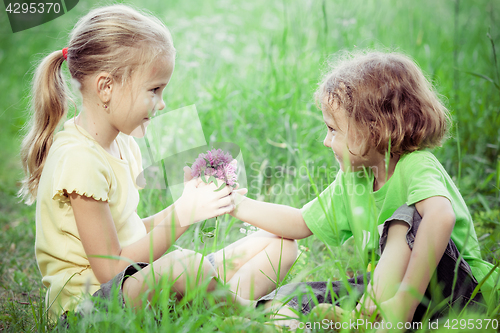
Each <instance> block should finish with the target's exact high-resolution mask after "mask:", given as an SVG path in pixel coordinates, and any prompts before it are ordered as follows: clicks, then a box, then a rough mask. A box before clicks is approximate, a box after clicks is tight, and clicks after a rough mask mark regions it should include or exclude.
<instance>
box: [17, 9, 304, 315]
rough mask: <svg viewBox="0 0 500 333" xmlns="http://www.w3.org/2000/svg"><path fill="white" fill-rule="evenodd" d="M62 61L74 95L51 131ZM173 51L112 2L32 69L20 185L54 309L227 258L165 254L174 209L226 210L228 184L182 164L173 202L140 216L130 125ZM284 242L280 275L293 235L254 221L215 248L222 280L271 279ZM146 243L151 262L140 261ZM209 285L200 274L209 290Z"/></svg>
mask: <svg viewBox="0 0 500 333" xmlns="http://www.w3.org/2000/svg"><path fill="white" fill-rule="evenodd" d="M65 60H67V65H68V68H69V71H70V73H71V77H72V79H73V80H75V82H77V84H78V87H79V90H80V92H81V94H82V104H83V105H82V108H81V111H80V113H79V114H78V116H77V117H75V118H74V119H72V120H69V121H67V122H66V123H65V124H64V130H63V131H61V132H59V133H57V134H55V131H56V128H57V126H58V124H59V123H60V121H61V119H62V118H63V116H65V114H66V112H67V109H68V107H67V102H68V98H67V93H66V86H65V83H64V80H63V77H62V74H61V66H62V64H63V63H64V61H65ZM174 62H175V49H174V46H173V43H172V38H171V35H170V33H169V31H168V30H167V28H166V27H165V26H164V25H163V24H162V23H161V22H160V21H159V20H158V19H156V18H154V17H150V16H147V15H145V14H142V13H139V12H137V11H136V10H133V9H131V8H129V7H127V6H124V5H114V6H109V7H102V8H98V9H95V10H93V11H91V12H90V13H89V14H87V15H86V16H84V17H83V18H81V19H80V20H79V22H78V23H77V24H76V26H75V27H74V29H73V31H72V33H71V36H70V41H69V45H68V47H67V48H65V49H63V50H62V52H61V51H55V52H53V53H51V54H49V55H48V56H47V57H46V58H45V59H44V60H43V61H42V62H41V64H40V65H39V67H38V69H37V71H36V73H35V77H34V81H33V96H32V106H33V117H32V119H31V127H30V131H29V133H28V134H27V136H26V138H25V139H24V141H23V145H22V151H21V154H22V161H23V166H24V168H25V172H26V179H25V180H24V183H23V187H22V189H21V193H20V194H21V195H22V196H23V198H24V199H25V200H26V201H27V202H28V203H32V202H33V201H34V200H35V199H36V230H37V231H36V245H35V248H36V257H37V262H38V266H39V268H40V272H41V273H42V276H43V279H42V281H43V283H44V285H45V286H46V287H47V288H48V291H47V296H46V305H47V307H49V308H50V312H49V313H50V315H51V318H53V319H54V318H57V317H58V316H60V315H61V314H63V313H65V312H66V311H70V310H73V309H75V307H76V305H77V304H78V302H79V301H80V300H81V296H82V294H84V293H85V292H89V293H90V294H94V295H97V296H100V297H104V298H106V297H108V298H109V297H110V289H111V288H110V286H112V285H117V286H118V287H119V290H120V294H119V295H120V297H123V296H122V293H123V295H125V297H124V300H123V302H124V304H127V305H131V306H134V307H140V306H141V302H142V301H143V300H144V298H143V297H142V295H144V294H146V295H147V297H148V298H149V299H150V298H151V297H152V294H153V293H154V292H159V290H156V291H151V290H150V289H149V288H148V284H147V283H146V282H147V281H148V279H149V281H151V280H152V279H153V276H151V275H152V274H151V273H152V272H153V269H152V268H151V266H154V267H153V268H154V272H155V276H154V278H155V279H159V278H160V277H162V276H163V277H167V278H168V279H170V280H171V281H175V283H174V284H173V290H174V291H175V292H176V293H177V296H178V297H182V295H183V294H184V292H185V291H186V290H187V289H188V288H192V287H193V284H194V283H197V282H196V280H197V279H196V277H197V276H198V274H199V273H200V275H202V276H204V277H205V278H211V277H214V276H215V275H216V270H219V271H223V270H224V269H225V267H223V266H224V265H223V262H224V259H223V253H222V250H221V251H219V252H217V253H214V254H211V255H210V256H209V257H208V260H204V261H203V257H202V256H201V255H200V254H197V253H194V252H193V251H187V250H177V251H174V252H171V253H169V254H167V255H165V256H163V254H164V253H165V252H166V251H167V250H168V249H169V248H170V246H171V245H172V242H173V241H175V240H176V239H177V238H178V237H179V236H180V235H181V234H182V233H183V232H184V231H185V230H186V229H187V227H181V226H180V224H179V218H181V219H191V223H194V222H197V221H200V220H204V219H207V218H211V217H215V216H218V215H221V214H225V213H228V212H230V211H232V210H233V209H234V202H233V196H232V195H230V194H231V192H232V190H231V188H230V187H225V188H224V189H222V190H221V191H217V192H215V191H214V190H215V189H216V187H215V185H214V184H213V183H212V184H209V185H205V184H203V183H202V182H200V181H199V180H196V179H191V176H190V175H189V176H187V177H186V178H187V179H186V183H185V189H184V192H183V195H182V196H181V198H180V199H179V200H177V201H176V202H175V205H172V206H170V207H168V208H166V209H164V210H163V211H161V212H159V213H157V214H156V215H154V216H151V217H148V218H144V219H141V218H140V217H139V216H138V215H137V213H136V209H137V205H138V202H139V193H138V186H137V184H136V179H137V177H138V175H139V174H140V173H141V171H142V166H141V155H140V151H139V149H138V146H137V144H136V143H135V141H134V139H133V138H132V137H130V136H129V135H130V134H131V133H133V132H134V135H144V131H145V129H146V126H147V124H148V123H149V121H150V118H151V117H152V116H153V115H154V114H155V112H156V111H157V110H162V109H163V108H164V107H165V103H164V102H163V99H162V92H163V90H164V89H165V87H166V86H167V84H168V82H169V80H170V77H171V76H172V72H173V70H174ZM172 223H174V224H175V225H174V226H172ZM282 246H283V247H284V248H283V253H285V255H284V256H283V257H282V258H281V265H282V268H281V275H282V276H281V277H283V275H284V274H285V273H286V271H288V269H289V268H290V266H291V264H292V263H293V261H294V260H295V257H296V245H295V242H294V241H289V240H285V241H284V242H283V244H282V240H281V239H279V238H277V237H275V236H274V235H271V234H268V233H266V232H264V231H261V232H258V233H256V234H253V235H252V236H249V237H246V238H244V239H241V240H239V241H238V242H236V243H234V244H232V245H230V246H228V247H227V248H226V249H225V250H224V252H225V257H226V258H225V259H226V260H227V261H231V259H235V260H233V261H232V265H231V270H229V269H228V270H227V272H225V276H226V281H228V282H227V283H228V284H229V286H230V289H231V290H232V291H233V292H235V293H236V292H237V295H238V296H240V297H242V298H246V299H248V298H250V296H254V297H260V296H262V295H264V294H265V293H267V292H269V291H270V290H272V282H271V281H270V280H269V279H268V278H267V277H266V275H268V276H273V272H274V269H276V268H277V266H278V265H279V262H280V255H281V254H280V252H281V250H282V249H281V247H282ZM150 249H152V252H153V253H152V255H153V259H154V262H153V263H152V264H151V265H148V264H144V263H143V262H148V261H149V258H150ZM110 257H115V258H116V257H119V258H123V259H111V258H110ZM269 258H270V259H271V260H269ZM130 262H135V263H138V264H136V265H130ZM200 262H201V264H200ZM273 266H274V268H273ZM141 268H142V270H141ZM139 270H140V271H139ZM198 270H201V272H198ZM223 274H224V273H223ZM275 275H276V274H274V276H275ZM128 276H132V277H133V278H131V279H127V277H128ZM190 277H191V278H190ZM275 278H276V276H275ZM198 283H201V282H199V281H198ZM214 287H215V282H214V281H210V282H209V283H208V289H209V290H211V289H213V288H214ZM251 293H252V294H251ZM237 298H238V300H240V301H241V302H244V301H243V300H242V299H240V298H239V297H237Z"/></svg>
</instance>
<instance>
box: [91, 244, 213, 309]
mask: <svg viewBox="0 0 500 333" xmlns="http://www.w3.org/2000/svg"><path fill="white" fill-rule="evenodd" d="M205 259H206V260H208V262H209V263H210V264H211V265H212V266H213V267H214V269H215V254H214V253H210V254H208V255H206V256H205ZM148 265H149V264H148V263H144V262H138V263H135V264H132V265H129V266H127V268H125V269H124V270H123V271H121V272H120V273H118V274H117V275H116V276H115V277H114V278H112V279H111V280H109V281H108V282H106V283H103V284H101V288H100V289H99V290H98V291H96V292H95V293H94V294H93V295H92V298H93V299H94V300H99V299H103V300H111V299H114V298H115V297H116V296H118V300H119V302H120V304H122V306H125V299H124V298H123V283H124V282H125V281H126V280H127V279H128V278H129V277H130V276H132V275H134V274H135V273H137V272H138V271H140V270H141V269H143V268H144V267H147V266H148ZM115 289H116V290H117V294H116V293H114V290H115Z"/></svg>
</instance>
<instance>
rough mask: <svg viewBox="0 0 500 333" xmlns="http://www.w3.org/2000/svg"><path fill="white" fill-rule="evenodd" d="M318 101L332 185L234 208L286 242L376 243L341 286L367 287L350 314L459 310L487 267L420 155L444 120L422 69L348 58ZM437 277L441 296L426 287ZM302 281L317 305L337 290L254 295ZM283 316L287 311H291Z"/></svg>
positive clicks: (459, 205)
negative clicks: (295, 198) (360, 270)
mask: <svg viewBox="0 0 500 333" xmlns="http://www.w3.org/2000/svg"><path fill="white" fill-rule="evenodd" d="M315 97H316V101H317V104H318V105H319V106H320V108H321V111H322V113H323V119H324V122H325V124H326V126H327V133H326V137H325V140H324V145H325V146H326V147H328V148H330V149H332V151H333V153H334V156H335V158H336V159H337V161H338V162H339V164H340V167H341V171H340V172H339V173H338V175H337V177H336V179H335V181H334V182H333V183H332V184H331V185H330V186H329V187H328V188H327V189H326V190H325V191H324V192H323V193H321V194H320V195H319V197H318V198H316V199H315V200H313V201H311V202H309V203H308V204H306V205H305V206H304V207H303V208H302V209H300V210H299V209H295V208H292V207H288V206H283V205H277V204H270V203H263V202H257V201H254V200H251V199H248V198H245V199H244V200H243V201H242V202H241V203H240V204H239V205H238V206H237V208H236V210H235V211H233V213H232V214H233V215H234V216H236V217H237V218H239V219H241V220H243V221H246V222H248V223H251V224H253V225H255V226H257V227H259V228H262V229H264V230H267V231H270V232H272V233H275V234H277V235H279V236H282V237H285V238H291V239H301V238H305V237H308V236H310V235H312V234H315V235H316V236H318V237H319V238H320V239H321V240H322V241H324V242H325V243H327V244H328V245H341V244H343V243H344V242H345V241H346V240H347V239H348V238H350V237H351V236H352V237H354V240H355V242H356V245H357V247H358V249H360V250H362V251H366V250H369V249H375V250H376V249H377V248H379V249H380V251H381V257H380V260H379V262H378V264H377V266H376V268H375V270H374V272H372V274H371V275H369V276H368V281H369V283H367V285H366V286H365V284H364V283H363V278H360V279H352V280H351V281H349V282H350V283H352V286H354V287H355V289H357V290H360V291H361V292H362V293H364V294H363V296H362V298H361V300H360V301H359V304H358V311H359V310H361V311H362V312H363V313H364V314H368V315H370V314H372V313H373V312H374V311H376V310H377V311H379V314H380V315H381V316H382V317H383V318H384V320H385V322H388V321H390V322H392V323H394V326H393V327H396V323H398V322H405V321H412V320H413V321H420V320H421V319H422V316H423V315H424V313H425V311H426V309H427V305H425V304H428V302H427V301H426V300H425V299H427V300H428V299H430V300H432V303H431V304H436V303H439V301H438V300H441V299H447V300H448V303H452V302H454V304H458V305H459V306H462V307H463V306H464V305H465V304H466V303H467V301H468V300H469V298H470V297H471V295H472V293H473V291H474V289H475V287H476V286H477V285H478V281H481V280H482V279H483V278H484V277H485V276H486V274H487V273H488V272H489V270H490V269H491V267H492V265H491V264H490V263H486V262H484V261H483V260H482V259H481V255H480V251H479V245H478V241H477V237H476V234H475V231H474V226H473V223H472V219H471V216H470V214H469V212H468V210H467V207H466V205H465V203H464V201H463V199H462V197H461V195H460V193H459V191H458V189H457V188H456V187H455V185H454V184H453V181H452V180H451V178H450V177H449V175H448V174H447V172H446V171H445V170H444V168H443V167H442V166H441V164H440V163H439V162H438V161H437V159H436V158H435V157H434V156H433V155H432V154H431V153H429V152H427V151H424V149H425V148H433V147H436V146H439V145H441V143H442V141H443V139H444V138H445V135H446V132H447V128H448V126H449V122H450V117H449V113H448V110H447V109H446V108H445V107H444V105H443V104H442V103H441V101H440V100H439V98H438V97H437V94H436V93H435V91H434V89H433V87H432V86H431V84H430V83H429V81H428V80H427V79H426V78H425V76H424V75H423V73H422V71H421V70H420V68H419V67H418V66H417V65H416V64H415V63H414V62H413V61H412V60H410V59H409V58H408V57H406V56H404V55H401V54H397V53H378V52H373V53H360V54H355V55H348V56H347V57H345V59H342V60H341V61H339V62H338V64H336V65H335V66H334V67H333V68H332V70H331V71H330V72H329V73H328V74H327V75H326V76H325V78H324V79H323V81H322V83H321V84H320V87H319V89H318V91H317V92H316V95H315ZM235 195H236V194H235ZM417 231H418V232H417ZM433 276H435V278H436V279H437V282H438V284H439V285H440V288H438V292H433V290H431V289H430V288H429V285H430V282H431V278H432V277H433ZM365 281H366V279H365ZM495 281H497V280H494V279H492V278H490V279H489V280H488V281H487V282H486V283H485V284H484V285H483V288H482V291H483V294H485V295H486V294H487V293H486V291H487V292H488V295H490V294H491V293H490V291H493V290H497V289H498V286H496V287H495V286H494V282H495ZM306 285H308V286H309V287H310V289H312V290H313V292H314V295H315V297H316V299H317V301H318V302H319V303H334V302H335V300H334V299H332V296H331V295H328V290H329V289H331V290H333V291H334V292H335V293H337V294H339V293H341V292H342V285H341V284H340V283H338V282H333V283H331V284H328V283H326V282H313V283H302V284H294V285H287V286H285V287H283V288H281V291H280V292H278V295H276V293H273V294H270V295H268V296H265V297H263V298H262V299H261V301H267V300H271V299H274V298H276V297H278V298H280V297H282V296H283V294H285V295H286V294H291V293H293V292H296V291H297V290H301V288H303V287H305V286H306ZM424 295H425V296H424ZM335 296H336V295H334V298H335ZM480 298H481V295H480V294H478V296H477V297H476V298H475V299H474V300H473V301H477V300H479V299H480ZM492 299H493V298H492ZM269 303H270V302H269ZM445 303H446V302H445ZM287 306H288V307H291V308H295V309H297V310H302V312H306V313H307V312H308V311H310V310H311V308H312V307H313V306H314V302H313V301H312V300H311V299H310V298H308V297H305V296H304V297H302V299H301V300H298V299H297V297H296V298H293V299H292V300H291V301H290V302H288V303H287ZM431 306H432V305H431ZM325 307H326V310H327V312H328V311H329V310H333V307H332V306H322V308H325ZM433 311H434V312H435V314H436V316H438V315H439V310H438V309H433ZM279 313H281V314H283V315H293V312H291V311H290V310H289V308H287V307H285V308H283V309H281V310H280V311H279Z"/></svg>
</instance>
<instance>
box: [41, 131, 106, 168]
mask: <svg viewBox="0 0 500 333" xmlns="http://www.w3.org/2000/svg"><path fill="white" fill-rule="evenodd" d="M47 164H49V165H51V164H52V165H53V167H55V168H56V170H58V172H64V171H66V170H71V171H72V172H75V171H78V174H88V173H94V172H96V171H97V172H98V173H104V174H108V173H110V172H111V165H110V164H109V161H108V160H107V158H106V155H105V154H104V153H103V149H102V148H101V147H100V146H99V144H98V143H97V142H96V141H95V140H93V139H92V138H90V137H88V134H86V133H85V132H81V131H80V130H79V128H77V127H76V126H75V125H74V123H71V122H70V121H68V122H66V123H65V125H64V130H63V131H61V132H59V133H57V134H56V135H55V138H54V143H53V144H52V146H51V148H50V152H49V156H48V158H47ZM44 168H45V167H44Z"/></svg>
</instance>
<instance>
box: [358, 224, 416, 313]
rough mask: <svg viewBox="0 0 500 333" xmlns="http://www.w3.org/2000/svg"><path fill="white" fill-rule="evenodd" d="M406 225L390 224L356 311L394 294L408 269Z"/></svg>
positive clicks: (408, 254)
mask: <svg viewBox="0 0 500 333" xmlns="http://www.w3.org/2000/svg"><path fill="white" fill-rule="evenodd" d="M407 231H408V224H406V223H404V222H400V221H395V222H392V223H391V225H390V226H389V232H388V235H387V243H386V246H385V249H384V252H383V253H382V256H381V257H380V260H379V262H378V264H377V267H376V268H375V271H374V272H373V275H372V279H371V281H370V284H369V285H368V288H367V289H366V291H365V293H364V295H363V297H362V299H361V301H360V302H359V304H358V307H357V308H358V309H360V308H361V307H364V308H365V309H368V308H369V307H370V306H371V305H374V302H373V299H375V300H376V301H377V303H381V302H384V301H386V300H388V299H390V298H391V297H393V296H394V295H395V294H396V291H397V290H398V288H399V284H400V283H401V281H402V280H403V277H404V275H405V272H406V268H407V267H408V262H409V260H410V255H411V250H410V248H409V247H408V244H407V243H406V239H405V237H406V232H407Z"/></svg>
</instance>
